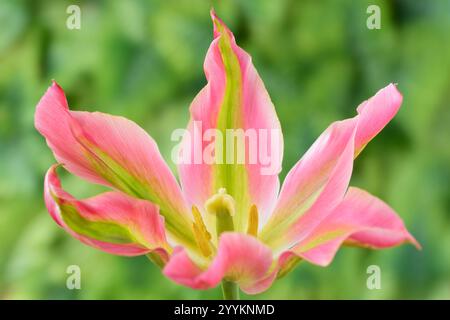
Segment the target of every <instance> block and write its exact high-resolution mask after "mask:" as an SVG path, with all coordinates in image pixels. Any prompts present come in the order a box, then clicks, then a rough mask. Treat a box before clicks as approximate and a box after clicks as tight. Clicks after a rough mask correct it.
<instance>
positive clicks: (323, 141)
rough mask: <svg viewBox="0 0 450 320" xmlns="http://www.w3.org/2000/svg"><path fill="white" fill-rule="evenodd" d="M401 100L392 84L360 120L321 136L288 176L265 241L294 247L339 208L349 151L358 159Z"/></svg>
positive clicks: (335, 126)
mask: <svg viewBox="0 0 450 320" xmlns="http://www.w3.org/2000/svg"><path fill="white" fill-rule="evenodd" d="M401 102H402V96H401V94H400V93H399V92H398V90H397V88H396V87H395V86H394V85H393V84H390V85H388V86H387V87H385V88H383V89H381V90H380V91H378V92H377V93H376V94H375V95H374V96H373V97H372V98H370V99H369V100H367V101H365V102H363V103H362V104H361V105H360V106H359V107H358V109H357V111H358V115H357V116H356V117H354V118H351V119H347V120H344V121H341V122H337V123H334V124H332V125H331V126H330V127H329V128H328V129H327V130H326V131H325V132H324V133H323V134H322V135H321V136H320V137H319V139H318V140H317V141H316V142H315V143H314V144H313V146H312V147H311V148H310V149H309V150H308V151H307V153H306V154H305V155H304V156H303V157H302V159H300V161H299V162H297V164H296V165H295V166H294V167H293V168H292V169H291V171H290V172H289V173H288V175H287V177H286V179H285V181H284V183H283V187H282V189H281V192H280V196H279V199H278V202H277V205H276V208H275V210H274V213H273V215H272V216H271V218H270V220H269V222H268V224H267V225H266V226H265V227H264V229H263V232H262V234H261V237H262V239H263V241H264V242H265V243H267V244H269V245H270V246H272V247H277V248H278V249H280V248H281V247H282V246H284V247H285V248H286V246H290V245H293V244H294V243H295V242H296V241H299V240H300V239H302V238H303V237H304V236H305V234H306V233H307V232H308V230H309V229H310V228H313V227H314V226H315V225H317V224H318V223H319V222H320V221H321V220H322V219H323V218H324V217H326V216H327V215H328V214H329V213H330V212H331V211H332V210H333V209H334V207H335V206H336V205H337V204H338V203H339V202H340V201H341V200H342V198H343V196H344V194H345V191H346V189H347V186H348V182H349V179H350V176H351V168H352V166H351V164H350V162H352V160H351V159H350V157H349V155H350V154H349V152H353V155H352V156H351V158H353V157H356V156H357V155H358V154H359V153H360V152H361V150H362V149H363V148H364V146H365V145H366V144H367V143H368V142H369V141H370V140H371V139H372V138H373V137H374V136H375V135H376V134H378V133H379V132H380V131H381V130H382V129H383V128H384V127H385V126H386V124H387V123H388V122H389V121H390V120H391V119H392V118H393V117H394V116H395V114H396V113H397V111H398V110H399V108H400V105H401ZM353 130H355V132H353ZM352 134H353V135H354V136H352ZM348 143H352V144H353V146H351V147H350V146H349V145H348ZM344 159H346V160H344ZM339 166H341V168H339ZM344 168H346V169H344ZM334 182H335V183H337V184H336V185H335V186H333V183H334Z"/></svg>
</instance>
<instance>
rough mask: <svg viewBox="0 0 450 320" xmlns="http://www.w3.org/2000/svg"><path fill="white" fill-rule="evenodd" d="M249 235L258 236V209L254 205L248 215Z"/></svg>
mask: <svg viewBox="0 0 450 320" xmlns="http://www.w3.org/2000/svg"><path fill="white" fill-rule="evenodd" d="M247 234H249V235H251V236H254V237H257V236H258V208H257V207H256V205H254V204H253V205H252V206H251V207H250V212H249V214H248V226H247Z"/></svg>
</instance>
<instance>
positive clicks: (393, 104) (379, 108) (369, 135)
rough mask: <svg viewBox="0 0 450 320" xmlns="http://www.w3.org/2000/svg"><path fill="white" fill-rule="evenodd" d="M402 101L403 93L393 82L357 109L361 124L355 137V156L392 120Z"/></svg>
mask: <svg viewBox="0 0 450 320" xmlns="http://www.w3.org/2000/svg"><path fill="white" fill-rule="evenodd" d="M402 101H403V97H402V95H401V93H400V92H399V91H398V89H397V87H396V86H395V85H394V84H392V83H391V84H389V85H388V86H386V87H385V88H383V89H381V90H379V91H378V92H377V93H376V94H375V95H374V96H373V97H372V98H370V99H369V100H366V101H364V102H363V103H361V104H360V105H359V107H358V109H357V111H358V115H359V125H358V130H357V132H356V137H355V156H357V155H358V154H359V153H360V152H361V150H362V149H363V148H364V147H365V145H366V144H367V143H368V142H369V141H370V140H372V139H373V138H374V137H375V136H376V135H377V134H378V133H379V132H380V131H381V130H383V128H384V127H385V126H386V125H387V124H388V123H389V121H391V120H392V118H393V117H394V116H395V115H396V114H397V112H398V110H399V109H400V106H401V104H402Z"/></svg>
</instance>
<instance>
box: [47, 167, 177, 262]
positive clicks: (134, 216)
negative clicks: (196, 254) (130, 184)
mask: <svg viewBox="0 0 450 320" xmlns="http://www.w3.org/2000/svg"><path fill="white" fill-rule="evenodd" d="M56 168H57V165H53V166H52V167H51V168H50V169H49V170H48V172H47V174H46V176H45V186H44V199H45V204H46V206H47V209H48V211H49V213H50V215H51V216H52V218H53V219H54V220H55V221H56V223H58V224H59V225H60V226H61V227H62V228H63V229H65V230H66V231H67V232H69V233H70V234H71V235H72V236H74V237H75V238H77V239H78V240H80V241H81V242H83V243H85V244H87V245H90V246H92V247H95V248H97V249H100V250H103V251H106V252H108V253H112V254H118V255H125V256H135V255H142V254H147V253H150V252H154V253H157V254H159V255H160V257H161V258H162V259H163V260H164V261H167V259H168V252H170V250H171V249H170V246H169V245H168V243H167V241H166V236H165V230H164V219H163V218H162V217H161V216H160V215H159V213H158V207H157V206H155V205H154V204H152V203H151V202H149V201H146V200H139V199H135V198H132V197H129V196H127V195H125V194H122V193H120V192H107V193H103V194H101V195H99V196H96V197H93V198H89V199H86V200H76V199H75V198H74V197H72V196H71V195H70V194H69V193H67V192H65V191H64V190H63V189H62V187H61V183H60V181H59V178H58V175H57V173H56Z"/></svg>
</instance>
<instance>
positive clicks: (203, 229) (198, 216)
mask: <svg viewBox="0 0 450 320" xmlns="http://www.w3.org/2000/svg"><path fill="white" fill-rule="evenodd" d="M192 214H193V215H194V221H195V224H196V225H197V226H198V227H199V229H200V230H201V232H202V233H204V234H205V237H206V239H208V240H211V234H210V233H209V232H208V229H206V225H205V223H204V222H203V218H202V214H201V213H200V211H199V210H198V209H197V207H196V206H192Z"/></svg>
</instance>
